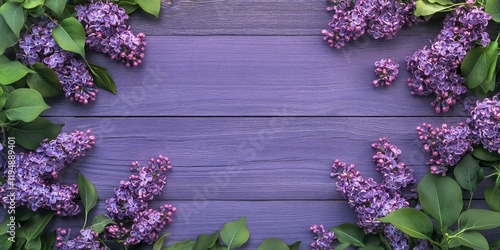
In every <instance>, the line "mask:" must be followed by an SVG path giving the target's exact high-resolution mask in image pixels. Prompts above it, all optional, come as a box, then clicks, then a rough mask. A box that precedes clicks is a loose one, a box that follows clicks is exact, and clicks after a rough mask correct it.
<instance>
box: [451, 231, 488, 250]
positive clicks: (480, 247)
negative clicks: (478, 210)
mask: <svg viewBox="0 0 500 250" xmlns="http://www.w3.org/2000/svg"><path fill="white" fill-rule="evenodd" d="M456 237H457V239H458V242H460V243H461V244H462V245H464V246H467V247H470V248H473V249H474V250H489V249H490V247H489V245H488V241H487V240H486V238H484V236H483V235H482V234H480V233H478V232H475V231H466V232H463V233H461V234H459V235H457V236H456Z"/></svg>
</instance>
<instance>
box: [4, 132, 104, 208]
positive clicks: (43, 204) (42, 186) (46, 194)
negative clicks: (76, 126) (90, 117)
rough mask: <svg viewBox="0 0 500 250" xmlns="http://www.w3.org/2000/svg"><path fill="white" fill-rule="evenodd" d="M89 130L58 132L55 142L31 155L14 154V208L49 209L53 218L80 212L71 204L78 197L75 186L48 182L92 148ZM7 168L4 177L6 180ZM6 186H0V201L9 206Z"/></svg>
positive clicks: (92, 137) (74, 204)
mask: <svg viewBox="0 0 500 250" xmlns="http://www.w3.org/2000/svg"><path fill="white" fill-rule="evenodd" d="M94 140H95V139H94V136H93V135H91V134H90V130H88V131H86V132H81V131H75V132H73V133H70V134H66V133H61V134H59V135H58V136H57V138H56V139H54V140H51V141H48V140H45V141H43V142H42V143H41V145H40V147H39V148H37V149H36V150H35V151H34V152H30V153H27V154H26V153H19V154H16V159H15V161H16V163H15V165H16V169H15V173H14V175H15V180H14V183H15V187H16V189H17V190H16V192H15V201H16V207H17V206H27V207H28V208H29V209H31V210H33V211H37V210H38V209H40V208H44V209H50V210H53V211H55V212H56V214H57V215H59V216H62V217H65V216H74V215H76V214H78V213H79V212H80V206H79V205H78V204H77V203H76V202H75V199H76V197H77V196H78V188H77V186H76V184H72V185H65V184H61V183H59V182H56V183H52V181H53V180H54V179H56V178H57V176H58V174H59V173H60V172H61V171H62V170H63V169H64V168H65V167H67V166H68V165H69V164H70V163H71V162H73V161H74V160H75V159H76V158H78V157H81V156H84V155H85V151H86V150H88V149H90V148H91V147H92V145H94ZM8 176H9V173H8V169H6V170H5V171H4V177H6V178H7V177H8ZM10 194H11V191H10V190H9V186H8V183H6V184H4V185H2V186H0V202H1V203H2V204H3V206H4V207H7V206H9V202H10V200H9V195H10Z"/></svg>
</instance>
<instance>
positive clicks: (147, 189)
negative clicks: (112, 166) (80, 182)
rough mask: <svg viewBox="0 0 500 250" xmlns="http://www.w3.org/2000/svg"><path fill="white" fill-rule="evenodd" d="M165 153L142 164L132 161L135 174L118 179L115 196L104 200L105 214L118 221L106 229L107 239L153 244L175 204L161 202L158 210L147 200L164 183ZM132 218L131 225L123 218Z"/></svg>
mask: <svg viewBox="0 0 500 250" xmlns="http://www.w3.org/2000/svg"><path fill="white" fill-rule="evenodd" d="M171 168H172V166H171V165H170V161H169V160H168V158H167V157H164V156H161V155H160V156H159V157H158V158H157V159H151V160H150V161H149V163H148V164H147V165H145V166H140V165H139V163H138V162H133V163H132V168H131V170H132V171H136V172H138V175H131V176H130V178H129V180H127V181H125V180H124V181H121V182H120V186H119V187H118V188H115V190H114V196H113V197H111V198H108V199H107V200H106V210H107V211H108V215H109V216H110V217H111V218H112V219H114V220H115V221H117V222H118V223H121V224H118V225H111V226H108V227H106V229H105V237H106V238H108V239H122V238H124V237H126V239H125V240H124V244H125V245H135V244H138V243H139V242H146V243H148V244H152V243H153V242H155V241H156V240H157V239H158V236H159V233H160V231H161V230H162V229H163V228H164V227H165V226H166V225H167V224H168V223H170V222H171V221H172V219H171V216H172V213H173V212H175V210H176V209H175V207H173V206H172V205H164V206H161V207H160V209H159V210H153V209H150V208H148V206H149V205H148V202H149V201H151V200H153V198H154V197H155V196H157V195H160V194H161V193H162V190H163V187H164V186H165V185H166V177H167V176H166V171H167V170H169V169H171ZM130 220H131V221H132V225H131V227H130V229H127V228H126V225H125V224H126V222H127V221H130Z"/></svg>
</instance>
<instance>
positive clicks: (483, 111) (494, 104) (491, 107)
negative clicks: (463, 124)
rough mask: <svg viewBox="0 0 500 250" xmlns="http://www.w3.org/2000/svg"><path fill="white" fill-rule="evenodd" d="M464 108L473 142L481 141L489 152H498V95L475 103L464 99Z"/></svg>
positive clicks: (499, 115)
mask: <svg viewBox="0 0 500 250" xmlns="http://www.w3.org/2000/svg"><path fill="white" fill-rule="evenodd" d="M464 109H465V111H466V112H467V113H469V117H468V118H467V124H468V125H469V126H470V128H471V133H472V135H473V137H474V143H481V144H482V145H483V147H484V148H485V149H486V150H488V151H490V152H497V153H500V122H499V121H500V102H499V100H498V95H495V96H493V97H492V98H491V99H489V98H485V99H484V100H478V101H476V102H475V103H474V102H472V101H470V100H466V101H465V105H464Z"/></svg>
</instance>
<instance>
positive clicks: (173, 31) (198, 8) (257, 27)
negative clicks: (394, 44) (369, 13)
mask: <svg viewBox="0 0 500 250" xmlns="http://www.w3.org/2000/svg"><path fill="white" fill-rule="evenodd" d="M327 6H328V4H327V3H326V1H324V0H288V1H287V0H273V1H268V0H208V1H205V0H166V1H162V10H161V12H160V17H159V18H158V19H155V18H154V17H153V16H149V15H144V13H140V12H139V13H134V14H132V15H131V17H130V19H129V21H130V24H131V25H132V27H133V31H134V32H144V33H146V34H147V35H157V36H166V35H188V36H199V35H279V36H280V35H290V36H304V35H315V36H321V30H322V29H326V28H328V25H327V24H328V22H329V21H330V20H331V19H332V15H333V13H331V12H328V11H326V7H327ZM434 22H437V23H439V22H440V20H436V21H432V23H434ZM426 26H430V25H428V24H423V27H426ZM417 29H419V28H417ZM422 34H423V33H422V32H418V31H417V32H415V31H414V32H412V33H405V34H403V36H404V35H411V36H419V35H422ZM435 34H437V32H436V33H435Z"/></svg>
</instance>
